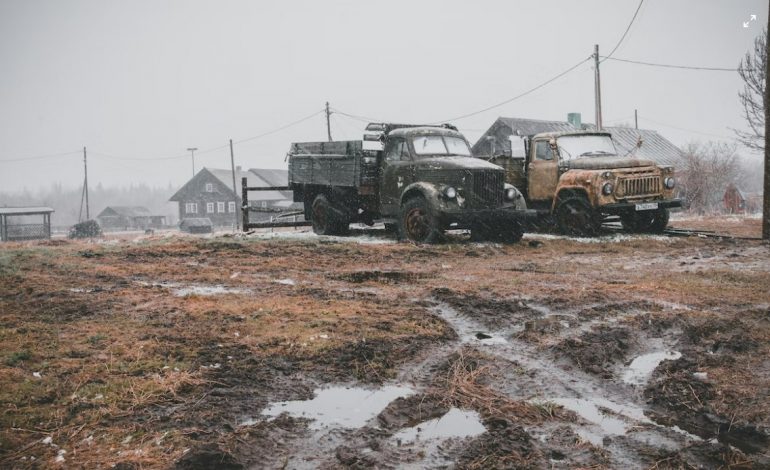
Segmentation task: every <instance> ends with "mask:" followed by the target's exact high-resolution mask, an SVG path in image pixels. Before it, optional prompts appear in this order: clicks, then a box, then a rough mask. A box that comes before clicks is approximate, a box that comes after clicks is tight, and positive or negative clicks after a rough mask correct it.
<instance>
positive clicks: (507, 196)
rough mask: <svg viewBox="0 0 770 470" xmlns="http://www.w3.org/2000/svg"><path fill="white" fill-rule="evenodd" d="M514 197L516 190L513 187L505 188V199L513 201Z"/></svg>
mask: <svg viewBox="0 0 770 470" xmlns="http://www.w3.org/2000/svg"><path fill="white" fill-rule="evenodd" d="M515 197H516V190H515V189H513V188H508V189H506V190H505V199H507V200H509V201H513V199H514V198H515Z"/></svg>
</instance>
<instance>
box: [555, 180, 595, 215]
mask: <svg viewBox="0 0 770 470" xmlns="http://www.w3.org/2000/svg"><path fill="white" fill-rule="evenodd" d="M569 197H584V198H586V201H588V204H590V205H591V207H593V201H591V198H590V196H589V195H588V191H586V188H584V187H583V186H561V185H560V186H559V187H558V188H557V189H556V197H555V198H553V204H552V205H551V213H554V211H556V207H558V205H559V202H560V201H561V200H562V199H566V198H569Z"/></svg>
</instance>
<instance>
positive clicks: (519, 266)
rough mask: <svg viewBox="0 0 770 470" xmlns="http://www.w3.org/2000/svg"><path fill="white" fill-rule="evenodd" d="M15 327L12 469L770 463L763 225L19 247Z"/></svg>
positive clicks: (7, 318)
mask: <svg viewBox="0 0 770 470" xmlns="http://www.w3.org/2000/svg"><path fill="white" fill-rule="evenodd" d="M730 223H732V222H730ZM730 223H728V222H724V223H722V224H718V223H717V225H719V226H720V227H729V226H730ZM750 224H758V221H754V220H745V221H743V223H736V224H734V225H735V226H736V231H738V232H740V234H741V235H745V233H748V232H751V230H750V229H749V228H747V225H750ZM0 322H1V323H0V350H2V358H1V359H2V363H1V364H0V382H2V383H0V406H2V415H0V465H2V467H4V468H49V467H57V466H65V467H67V468H80V467H83V468H122V469H131V468H137V469H138V468H185V469H192V468H232V469H235V468H347V467H352V468H369V467H371V468H375V467H376V468H396V467H398V468H425V467H445V466H451V465H455V466H457V467H459V468H699V467H702V468H719V467H723V468H727V467H729V468H767V467H768V466H770V450H769V449H770V447H769V441H770V434H768V432H769V430H770V359H768V358H770V355H769V354H768V353H770V342H769V341H768V340H769V339H770V246H768V245H767V244H763V243H762V242H759V241H747V240H730V239H699V238H665V237H655V236H628V235H608V236H607V237H602V238H600V239H594V240H581V239H568V238H563V237H556V236H548V235H527V236H526V237H525V238H524V240H523V241H522V243H520V244H516V245H510V246H506V245H495V244H475V243H471V242H469V241H468V240H466V239H465V238H464V237H462V236H458V237H455V238H454V239H452V240H450V242H449V243H447V244H444V245H435V246H413V245H410V244H403V243H395V241H394V240H392V239H391V238H389V237H387V236H386V235H384V233H382V232H379V231H367V232H361V233H359V234H358V235H357V236H354V237H351V238H349V239H337V238H319V237H315V236H313V235H310V234H303V233H299V234H298V233H294V232H291V233H290V234H274V235H270V234H261V235H257V236H253V237H247V238H241V237H214V238H209V239H201V238H194V237H140V238H139V239H137V240H134V241H118V240H108V241H102V242H97V243H88V242H70V241H59V240H54V241H50V242H41V243H29V244H6V245H4V246H2V247H0ZM113 466H114V467H113Z"/></svg>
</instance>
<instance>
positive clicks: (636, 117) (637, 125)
mask: <svg viewBox="0 0 770 470" xmlns="http://www.w3.org/2000/svg"><path fill="white" fill-rule="evenodd" d="M634 129H636V130H639V115H638V114H636V110H634Z"/></svg>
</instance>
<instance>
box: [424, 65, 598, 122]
mask: <svg viewBox="0 0 770 470" xmlns="http://www.w3.org/2000/svg"><path fill="white" fill-rule="evenodd" d="M592 58H593V56H589V57H586V58H585V59H583V60H581V61H580V62H578V63H577V64H575V65H573V66H572V67H570V68H568V69H567V70H565V71H563V72H561V73H559V74H558V75H556V76H554V77H553V78H550V79H548V80H546V81H544V82H543V83H541V84H539V85H537V86H536V87H534V88H530V89H529V90H527V91H525V92H524V93H521V94H519V95H516V96H514V97H513V98H509V99H507V100H505V101H501V102H500V103H497V104H493V105H492V106H487V107H486V108H484V109H480V110H478V111H474V112H472V113H468V114H463V115H461V116H457V117H453V118H451V119H443V120H441V121H435V122H450V121H459V120H460V119H465V118H468V117H471V116H475V115H477V114H481V113H484V112H487V111H490V110H492V109H495V108H499V107H500V106H503V105H506V104H508V103H510V102H512V101H515V100H517V99H519V98H523V97H525V96H527V95H529V94H530V93H532V92H534V91H536V90H539V89H540V88H543V87H544V86H546V85H548V84H549V83H551V82H553V81H555V80H558V79H559V78H561V77H563V76H565V75H567V74H568V73H570V72H572V71H573V70H575V69H576V68H578V67H580V66H581V65H583V64H584V63H586V62H588V61H589V60H591V59H592Z"/></svg>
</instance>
